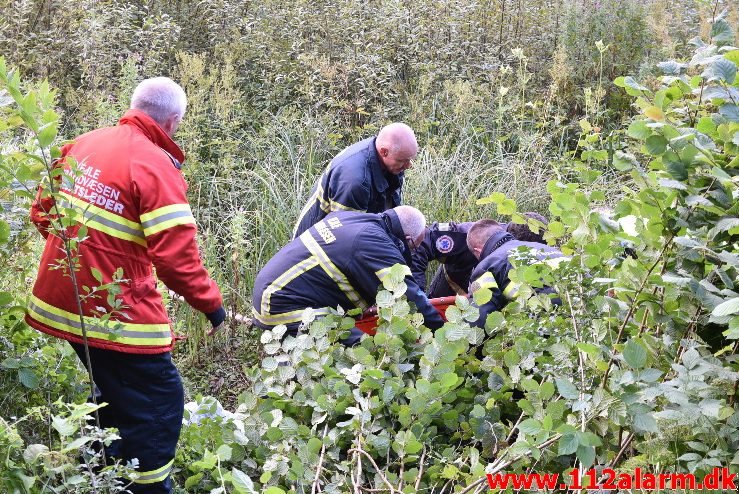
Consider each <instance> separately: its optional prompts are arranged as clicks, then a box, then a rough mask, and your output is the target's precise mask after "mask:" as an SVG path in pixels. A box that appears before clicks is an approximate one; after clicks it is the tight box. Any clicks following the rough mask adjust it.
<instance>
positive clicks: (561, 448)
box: [557, 434, 580, 456]
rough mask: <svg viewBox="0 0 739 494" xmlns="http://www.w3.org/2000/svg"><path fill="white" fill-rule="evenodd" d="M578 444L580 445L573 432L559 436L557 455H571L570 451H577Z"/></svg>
mask: <svg viewBox="0 0 739 494" xmlns="http://www.w3.org/2000/svg"><path fill="white" fill-rule="evenodd" d="M578 446H580V443H579V441H578V440H577V436H576V435H575V434H564V435H563V436H562V437H560V438H559V443H558V448H557V455H559V456H564V455H571V454H572V453H574V452H575V451H577V448H578Z"/></svg>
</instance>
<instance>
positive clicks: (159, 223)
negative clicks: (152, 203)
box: [141, 204, 195, 237]
mask: <svg viewBox="0 0 739 494" xmlns="http://www.w3.org/2000/svg"><path fill="white" fill-rule="evenodd" d="M194 224H195V218H194V217H193V215H192V211H191V210H190V205H189V204H170V205H169V206H164V207H161V208H158V209H155V210H153V211H149V212H148V213H144V214H142V215H141V226H142V227H143V228H144V234H145V235H146V236H147V237H148V236H150V235H154V234H155V233H159V232H161V231H163V230H166V229H167V228H172V227H173V226H178V225H194Z"/></svg>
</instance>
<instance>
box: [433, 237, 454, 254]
mask: <svg viewBox="0 0 739 494" xmlns="http://www.w3.org/2000/svg"><path fill="white" fill-rule="evenodd" d="M452 249H454V240H452V237H450V236H449V235H442V236H441V237H439V238H437V239H436V250H438V251H439V252H441V253H442V254H447V253H449V252H451V251H452Z"/></svg>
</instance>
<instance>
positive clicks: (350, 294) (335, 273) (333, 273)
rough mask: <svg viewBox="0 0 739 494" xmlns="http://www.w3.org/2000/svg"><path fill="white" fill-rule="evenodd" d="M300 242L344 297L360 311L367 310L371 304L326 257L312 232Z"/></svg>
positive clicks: (303, 236)
mask: <svg viewBox="0 0 739 494" xmlns="http://www.w3.org/2000/svg"><path fill="white" fill-rule="evenodd" d="M300 240H301V242H303V245H305V247H306V248H307V249H308V251H309V252H310V253H311V254H313V255H314V256H315V257H316V259H318V264H319V265H320V266H321V268H323V270H324V271H325V272H326V274H327V275H328V276H329V277H330V278H331V279H332V280H334V282H335V283H336V284H337V285H338V287H339V289H340V290H341V291H342V292H344V295H346V297H347V298H348V299H349V300H351V302H352V303H353V304H354V306H355V307H359V308H360V309H366V308H367V307H368V306H369V304H368V303H367V302H365V301H364V300H363V299H362V297H361V296H360V295H359V293H357V291H356V290H355V289H354V287H353V286H352V285H351V283H349V280H348V279H347V278H346V276H345V275H344V273H342V272H341V271H340V270H339V268H337V267H336V265H335V264H334V263H333V262H331V260H330V259H329V258H328V256H327V255H326V252H324V250H323V249H322V248H321V246H320V245H318V242H316V240H315V239H314V238H313V235H311V232H310V230H308V231H306V232H303V234H302V235H300Z"/></svg>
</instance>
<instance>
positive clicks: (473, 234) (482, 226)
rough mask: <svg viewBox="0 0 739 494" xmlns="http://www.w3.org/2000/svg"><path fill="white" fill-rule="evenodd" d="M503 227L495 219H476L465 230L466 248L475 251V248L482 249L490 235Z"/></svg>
mask: <svg viewBox="0 0 739 494" xmlns="http://www.w3.org/2000/svg"><path fill="white" fill-rule="evenodd" d="M502 230H503V228H502V227H501V226H500V223H498V222H497V221H495V220H491V219H483V220H479V221H476V222H475V224H474V225H472V227H471V228H470V231H469V232H467V248H468V249H470V252H475V249H477V250H482V248H483V247H484V246H485V242H487V241H488V240H489V239H490V237H492V236H493V235H495V234H496V233H498V232H499V231H502Z"/></svg>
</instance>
